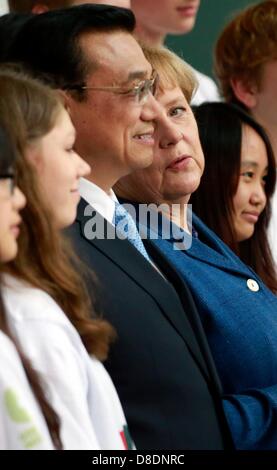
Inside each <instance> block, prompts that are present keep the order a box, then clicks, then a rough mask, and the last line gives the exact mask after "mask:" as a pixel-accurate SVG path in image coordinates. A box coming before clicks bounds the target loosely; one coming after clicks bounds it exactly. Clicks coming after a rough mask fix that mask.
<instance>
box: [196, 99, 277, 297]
mask: <svg viewBox="0 0 277 470" xmlns="http://www.w3.org/2000/svg"><path fill="white" fill-rule="evenodd" d="M194 113H195V117H196V120H197V124H198V129H199V135H200V141H201V145H202V148H203V152H204V155H205V171H204V174H203V176H202V178H201V183H200V186H199V187H198V189H197V191H195V193H193V194H192V196H191V199H190V202H191V203H192V208H193V211H194V212H195V213H196V214H197V215H198V216H199V217H200V218H201V219H202V220H203V221H204V222H205V223H206V224H207V225H208V227H209V228H211V229H212V230H213V231H214V232H215V233H216V234H217V235H218V236H219V237H220V238H221V240H223V241H224V242H225V243H226V244H227V245H228V246H229V247H230V248H231V249H232V250H233V251H234V252H235V253H236V254H237V255H238V256H239V257H240V258H241V259H242V261H243V262H244V263H245V264H247V265H248V266H250V267H251V268H252V269H254V271H255V272H256V273H257V274H258V275H259V276H260V277H261V278H262V280H263V281H264V283H265V284H266V285H267V286H268V287H269V288H270V289H271V290H272V291H273V292H274V293H277V277H276V272H275V268H274V261H273V257H272V254H271V251H270V248H269V243H268V237H267V228H268V224H269V221H270V215H271V197H272V194H273V191H274V186H275V178H276V176H275V174H276V173H275V171H276V170H275V160H274V155H273V151H272V148H271V145H270V142H269V139H268V137H267V135H266V133H265V131H264V130H263V129H262V128H261V126H260V125H259V124H258V123H257V122H256V121H254V120H253V118H252V117H251V116H249V115H248V114H246V113H245V111H243V110H242V109H240V108H239V107H237V106H235V105H230V104H226V103H205V104H202V105H201V106H199V107H197V108H195V110H194Z"/></svg>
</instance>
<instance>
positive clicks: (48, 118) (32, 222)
mask: <svg viewBox="0 0 277 470" xmlns="http://www.w3.org/2000/svg"><path fill="white" fill-rule="evenodd" d="M0 89H1V96H0V114H1V115H4V116H6V120H7V122H8V123H9V126H10V128H11V130H10V132H11V133H13V134H14V137H15V140H16V145H17V148H18V151H19V154H20V155H23V157H21V158H19V159H18V163H17V177H18V185H19V187H20V189H21V190H22V191H23V193H24V194H25V196H26V198H27V206H26V208H25V209H24V210H23V211H22V216H23V224H22V230H21V234H20V237H19V253H18V256H17V258H16V260H15V261H14V262H12V263H10V267H9V272H10V273H11V274H13V275H14V276H16V277H18V278H20V279H22V280H24V281H27V282H28V283H29V284H30V285H32V286H34V287H37V288H39V289H42V290H44V291H46V292H47V293H48V294H49V295H50V296H51V297H52V298H53V299H54V300H55V301H56V302H57V304H58V305H59V306H60V307H61V309H62V310H63V311H64V313H65V314H66V315H67V317H68V318H69V320H70V321H71V322H72V324H73V325H74V326H75V328H76V329H77V331H78V332H79V334H80V336H81V339H82V341H83V343H84V345H85V347H86V349H87V351H88V353H90V354H94V355H95V356H96V357H97V358H98V359H100V360H104V359H106V357H107V354H108V348H109V343H110V340H111V339H112V338H113V337H114V330H113V328H112V327H111V325H110V324H109V323H107V322H106V321H105V320H103V319H101V318H97V317H96V314H95V313H94V309H93V307H92V304H91V301H90V297H89V295H88V292H87V289H86V287H85V282H84V280H83V278H82V277H81V275H80V274H79V273H78V272H77V270H79V269H81V270H82V272H83V275H84V276H85V277H87V275H88V272H87V271H85V267H84V266H83V265H81V262H80V261H79V260H78V259H77V258H76V257H75V256H74V250H73V248H72V247H71V245H70V243H69V241H68V240H66V239H65V237H64V236H63V235H62V234H61V233H60V232H59V231H57V229H56V228H55V227H54V225H53V222H52V217H51V213H50V212H49V210H48V208H47V207H46V204H45V202H44V198H43V196H42V194H41V192H40V188H39V187H38V184H37V178H36V172H35V170H34V169H33V168H32V166H31V165H30V164H28V162H27V161H26V160H25V158H24V152H25V150H26V148H27V147H28V145H31V144H32V143H34V142H35V140H36V139H39V138H40V137H42V136H44V135H46V134H47V133H48V132H49V131H50V130H51V129H52V128H53V127H54V125H55V122H56V119H57V116H58V115H59V112H60V110H61V109H62V106H63V103H62V99H61V97H60V95H59V94H58V92H55V91H54V90H51V89H50V88H48V87H46V86H45V85H43V84H42V83H40V82H39V81H37V80H35V79H32V78H30V77H28V76H26V75H25V74H23V73H19V72H18V71H14V70H9V69H3V70H0ZM15 120H16V122H17V121H18V123H17V124H18V126H19V129H18V128H16V129H15V126H14V122H15ZM13 129H14V130H13ZM94 281H95V282H94V283H95V284H96V280H94ZM92 317H93V318H92Z"/></svg>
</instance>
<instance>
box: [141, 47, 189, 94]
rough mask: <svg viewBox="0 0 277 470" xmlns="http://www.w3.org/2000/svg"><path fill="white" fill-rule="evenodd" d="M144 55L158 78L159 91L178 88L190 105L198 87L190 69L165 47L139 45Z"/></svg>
mask: <svg viewBox="0 0 277 470" xmlns="http://www.w3.org/2000/svg"><path fill="white" fill-rule="evenodd" d="M141 47H142V49H143V52H144V55H145V57H146V59H147V60H148V62H149V63H150V64H151V65H152V68H153V69H155V70H156V71H157V72H158V74H159V77H160V80H159V86H160V87H161V89H163V88H168V87H170V88H171V87H175V86H179V87H180V88H181V90H182V92H183V93H184V95H185V97H186V100H187V101H188V103H190V101H191V99H192V97H193V95H194V93H195V91H196V89H197V86H198V83H197V80H196V77H195V74H194V72H193V70H192V68H191V67H190V66H189V65H188V64H187V63H186V62H185V61H184V60H183V59H181V58H180V57H179V56H178V55H176V54H175V53H174V52H172V51H170V50H169V49H167V48H166V47H151V46H148V45H145V44H141Z"/></svg>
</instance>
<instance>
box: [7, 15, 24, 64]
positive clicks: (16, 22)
mask: <svg viewBox="0 0 277 470" xmlns="http://www.w3.org/2000/svg"><path fill="white" fill-rule="evenodd" d="M30 17H31V15H28V14H26V15H21V14H20V13H10V14H7V15H2V16H0V62H5V61H6V59H7V58H9V51H10V49H11V46H12V44H13V42H14V40H15V38H16V36H17V34H18V32H19V31H20V29H21V28H22V26H23V25H24V24H25V23H26V21H27V20H28V19H29V18H30ZM8 60H9V59H8Z"/></svg>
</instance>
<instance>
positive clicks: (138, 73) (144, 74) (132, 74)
mask: <svg viewBox="0 0 277 470" xmlns="http://www.w3.org/2000/svg"><path fill="white" fill-rule="evenodd" d="M146 77H147V70H144V71H142V70H136V71H134V72H130V73H129V75H128V78H127V80H126V83H128V82H131V81H132V80H135V79H137V78H140V79H141V80H144V79H145V78H146Z"/></svg>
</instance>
